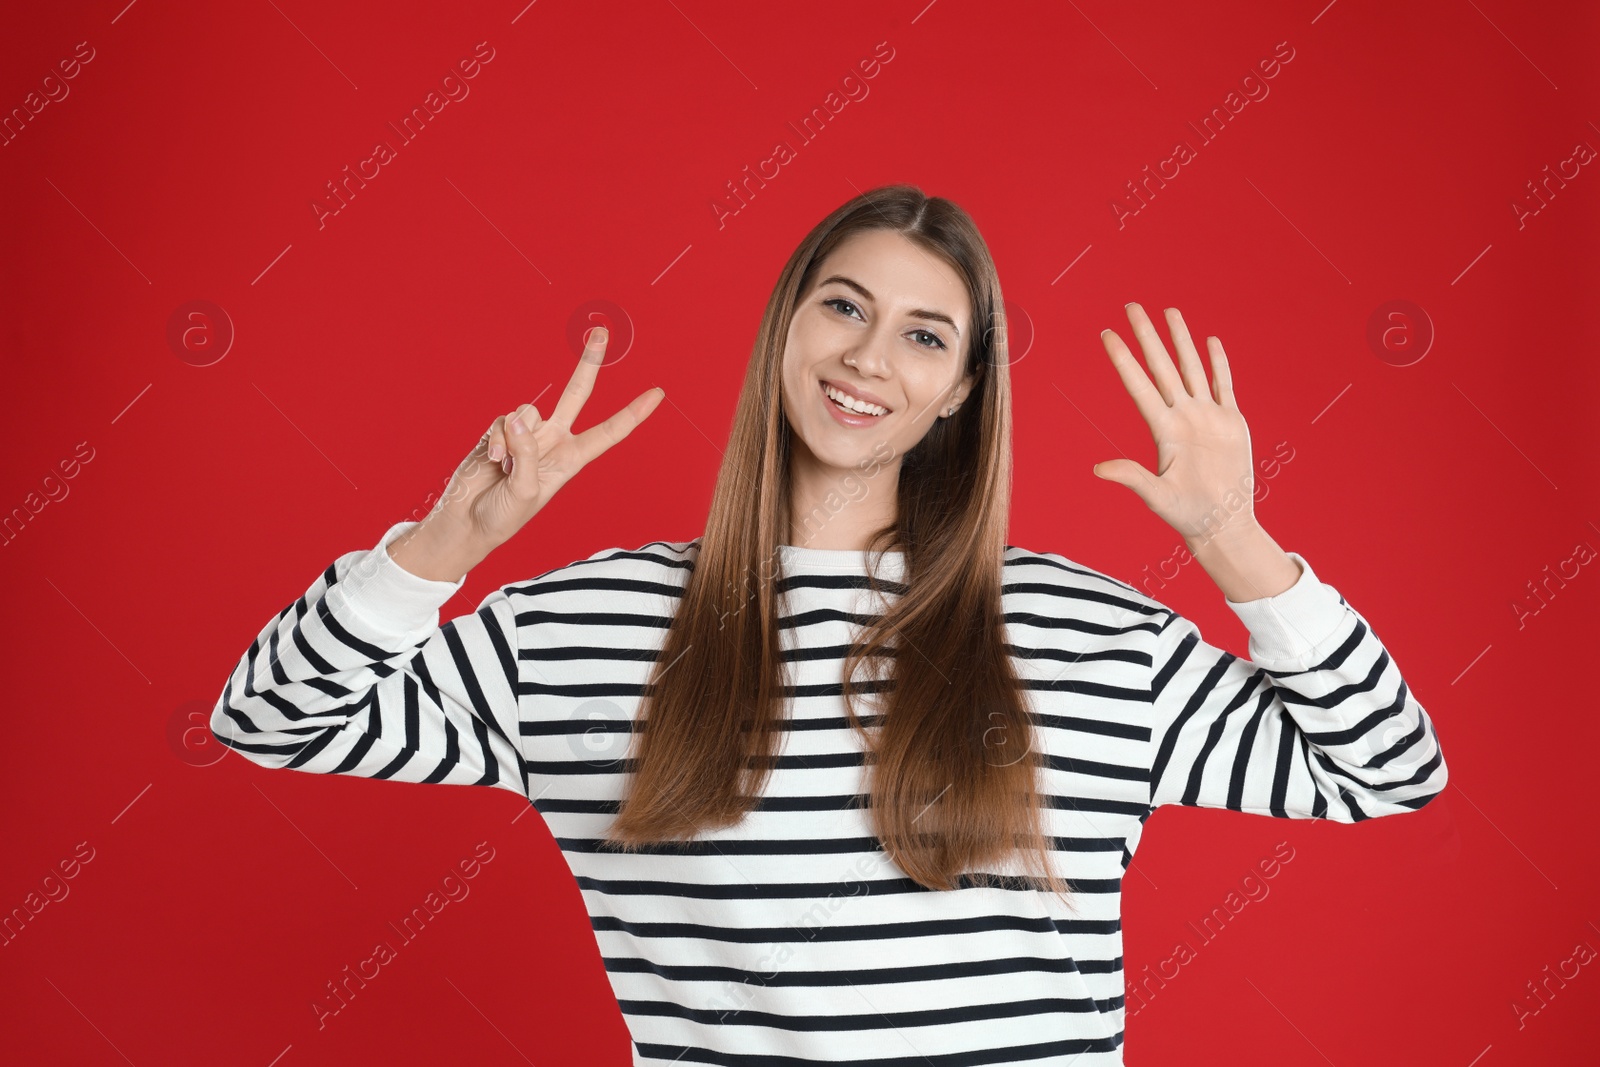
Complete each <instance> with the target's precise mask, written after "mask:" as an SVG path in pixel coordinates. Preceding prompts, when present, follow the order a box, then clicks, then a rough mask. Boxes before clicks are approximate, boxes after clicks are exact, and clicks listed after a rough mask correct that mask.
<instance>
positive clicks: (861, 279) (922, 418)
mask: <svg viewBox="0 0 1600 1067" xmlns="http://www.w3.org/2000/svg"><path fill="white" fill-rule="evenodd" d="M816 279H817V283H816V284H814V285H813V286H812V288H811V289H810V290H809V291H807V292H805V293H802V294H801V296H800V299H799V302H798V303H797V304H796V306H795V311H794V318H793V319H792V320H791V321H790V323H789V334H788V340H787V343H786V345H785V348H784V353H783V409H784V414H785V416H786V417H787V418H788V420H789V427H790V429H791V430H793V431H794V434H793V436H794V461H795V463H796V465H797V468H798V469H797V470H796V471H795V473H796V475H797V476H800V477H802V478H806V476H815V475H818V474H823V475H829V474H837V475H843V474H845V473H846V472H847V469H849V468H854V467H856V466H857V465H858V464H860V463H862V462H863V461H874V460H877V461H881V460H882V459H883V455H884V452H883V449H882V444H884V443H886V444H887V445H888V446H889V448H890V449H892V450H893V451H892V453H891V454H892V456H893V459H892V460H891V461H890V463H892V465H893V467H894V468H895V469H898V466H899V460H900V457H902V456H903V455H905V453H906V452H907V451H909V450H910V449H911V448H913V447H914V446H915V445H916V444H917V442H919V441H921V440H922V438H923V435H924V434H926V433H927V432H928V430H929V429H931V428H932V427H933V424H934V422H935V421H936V420H937V419H939V418H940V417H941V416H942V414H943V412H944V410H945V409H946V408H947V407H950V406H952V405H958V404H959V403H961V402H963V401H965V400H966V399H967V397H968V396H969V395H970V393H971V390H972V385H973V381H974V376H973V375H963V373H962V369H963V365H964V364H965V362H966V360H965V357H964V353H965V351H966V348H967V345H968V344H969V342H970V337H971V330H972V302H971V300H970V298H969V297H968V296H967V287H966V286H965V284H963V283H962V281H961V276H960V275H959V274H957V273H956V271H955V269H954V268H953V267H951V266H950V265H949V264H948V263H946V262H945V261H944V260H943V259H941V258H940V257H939V256H937V255H935V254H933V253H932V252H930V251H928V250H927V249H925V248H923V247H922V246H921V245H918V244H915V243H913V242H912V241H911V240H909V239H908V238H905V237H902V236H901V235H900V234H898V233H895V232H894V231H892V230H881V229H876V230H866V231H863V232H860V233H857V234H854V235H853V236H851V237H849V238H847V239H846V240H845V241H844V242H843V243H841V244H840V245H839V247H838V248H836V249H834V250H833V252H832V254H830V255H829V256H828V258H827V259H826V260H824V261H823V263H822V264H821V265H820V266H819V268H818V269H817V271H816ZM835 391H836V392H837V394H845V395H848V396H852V397H855V398H857V400H858V401H860V403H857V404H856V405H855V406H856V407H857V408H860V409H862V410H859V411H852V410H846V409H845V408H842V407H841V406H840V405H839V404H837V403H836V402H835V401H834V400H832V399H830V398H829V396H828V393H829V392H835ZM885 408H887V409H888V410H887V412H884V410H883V409H885ZM889 484H891V485H892V484H894V483H893V481H892V480H891V481H890V483H889Z"/></svg>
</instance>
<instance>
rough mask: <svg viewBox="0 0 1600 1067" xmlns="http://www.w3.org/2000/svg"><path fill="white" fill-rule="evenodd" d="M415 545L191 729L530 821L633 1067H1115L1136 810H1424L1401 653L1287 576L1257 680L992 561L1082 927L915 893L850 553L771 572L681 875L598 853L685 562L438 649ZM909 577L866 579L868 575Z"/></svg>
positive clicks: (858, 561)
mask: <svg viewBox="0 0 1600 1067" xmlns="http://www.w3.org/2000/svg"><path fill="white" fill-rule="evenodd" d="M411 525H412V524H411V523H409V522H403V523H399V524H396V525H395V526H393V527H391V528H390V529H389V530H388V532H386V533H385V534H384V536H383V538H382V540H380V542H379V543H378V545H377V546H376V547H375V548H372V549H370V550H364V551H356V552H350V553H347V554H345V555H342V556H340V557H339V558H338V559H336V560H335V561H334V562H333V563H332V565H330V566H329V567H328V568H327V570H325V571H324V572H323V573H322V574H321V575H319V576H318V577H317V579H316V581H315V582H313V583H312V584H311V586H310V588H308V589H307V590H306V592H305V594H304V595H303V596H301V597H300V598H298V599H297V600H295V601H294V603H292V604H290V605H289V606H288V607H286V608H284V609H283V611H282V612H280V613H279V614H278V615H277V617H276V618H274V619H273V620H271V621H270V622H269V623H268V624H267V625H266V627H265V628H264V629H263V630H262V631H261V633H260V635H259V636H258V637H257V638H256V640H255V641H254V643H253V644H252V645H251V646H250V649H249V651H248V652H247V653H246V654H245V655H244V657H243V658H242V659H241V660H240V662H239V663H238V665H237V666H236V668H235V670H234V672H233V675H232V677H231V678H230V679H229V681H228V683H227V686H226V688H225V689H224V691H223V693H222V695H221V697H220V698H219V700H218V702H217V704H216V707H215V709H214V711H213V714H212V719H211V727H212V730H213V731H214V733H215V734H216V735H217V737H218V739H219V740H220V741H222V742H223V743H224V744H226V745H228V746H229V747H231V748H233V749H235V750H236V751H238V752H240V753H241V754H243V755H244V756H245V757H246V758H248V759H250V760H252V761H253V762H255V763H258V764H260V765H262V766H265V767H290V768H293V769H296V770H302V771H312V772H318V773H325V774H351V775H360V776H365V777H370V778H390V779H397V780H400V781H407V782H442V783H446V784H456V785H487V786H495V787H499V788H502V789H507V790H511V791H512V792H515V793H517V794H518V795H520V796H524V797H526V798H528V799H529V800H530V801H531V802H532V804H533V805H534V807H535V808H536V809H537V811H538V813H539V814H540V816H541V817H543V819H544V820H545V823H546V825H547V826H548V827H549V828H550V831H551V832H552V834H553V835H554V837H555V839H556V841H557V843H558V844H559V845H560V847H561V850H562V853H563V855H564V856H565V857H566V860H567V863H568V865H569V867H570V868H571V870H572V873H573V875H574V876H575V877H576V878H577V881H578V885H579V887H580V889H581V891H582V894H583V898H584V901H585V903H586V907H587V910H588V912H589V916H590V921H591V924H592V926H593V929H594V935H595V939H596V941H597V943H598V945H599V949H600V954H601V957H602V959H603V960H604V964H605V967H606V970H607V972H608V974H609V977H610V980H611V984H612V988H613V990H614V992H615V994H616V997H617V1000H618V1003H619V1004H620V1006H621V1009H622V1013H623V1015H624V1017H625V1019H626V1022H627V1025H628V1028H629V1031H630V1033H631V1035H632V1038H633V1044H634V1056H635V1063H636V1064H641V1065H653V1067H659V1065H665V1064H669V1063H675V1064H679V1065H688V1064H723V1065H739V1067H757V1065H760V1067H779V1065H784V1067H788V1065H798V1064H813V1063H829V1064H840V1063H847V1064H863V1065H864V1064H869V1063H870V1064H873V1065H877V1067H898V1065H905V1067H911V1065H917V1067H928V1065H930V1064H931V1065H935V1067H957V1065H969V1064H992V1063H1008V1064H1011V1063H1027V1064H1030V1065H1035V1067H1066V1065H1067V1064H1069V1063H1070V1064H1071V1065H1072V1067H1111V1065H1113V1064H1121V1063H1122V1040H1123V1022H1124V1016H1125V1012H1124V1005H1123V993H1124V986H1123V971H1122V921H1121V914H1122V912H1121V889H1122V878H1123V875H1124V873H1125V872H1126V870H1127V867H1128V864H1129V862H1130V861H1131V860H1132V857H1133V852H1134V849H1135V848H1137V847H1138V844H1139V838H1140V834H1141V832H1142V831H1143V829H1144V823H1145V820H1146V819H1147V818H1148V817H1149V816H1150V814H1151V813H1152V811H1153V810H1154V809H1155V808H1156V807H1157V806H1159V805H1162V804H1187V805H1198V806H1205V807H1218V808H1231V809H1233V810H1235V811H1247V812H1255V813H1258V814H1262V815H1272V816H1278V817H1280V818H1323V819H1333V820H1337V821H1340V822H1355V821H1358V820H1361V819H1366V818H1370V817H1373V816H1379V815H1390V814H1398V813H1402V812H1407V811H1412V810H1414V809H1416V808H1420V807H1421V806H1422V805H1423V804H1425V803H1427V802H1428V800H1429V799H1431V798H1432V797H1434V796H1435V795H1437V794H1438V793H1439V792H1440V791H1441V790H1442V789H1443V788H1444V785H1445V780H1446V769H1445V764H1444V760H1443V757H1442V754H1441V751H1440V747H1439V740H1438V737H1437V736H1436V734H1435V733H1434V729H1433V725H1432V723H1431V721H1430V720H1429V718H1428V716H1427V714H1426V713H1425V712H1424V711H1423V709H1422V707H1421V706H1420V705H1419V704H1418V703H1417V701H1416V699H1415V698H1414V696H1413V695H1412V693H1411V691H1410V689H1409V687H1408V686H1407V685H1406V683H1405V681H1404V680H1403V679H1402V678H1401V676H1400V672H1399V670H1398V668H1397V667H1396V666H1395V663H1394V661H1393V660H1392V659H1391V658H1390V656H1389V653H1388V652H1387V651H1386V650H1385V648H1384V647H1383V645H1382V644H1381V643H1380V642H1379V640H1378V637H1377V636H1376V635H1375V634H1374V633H1373V632H1372V630H1371V628H1370V627H1369V626H1368V625H1367V622H1366V620H1365V619H1363V618H1362V617H1361V616H1360V615H1359V614H1357V612H1356V611H1355V609H1353V608H1351V607H1350V606H1349V605H1348V604H1346V603H1345V601H1344V598H1343V597H1341V596H1340V595H1339V594H1338V592H1337V591H1336V590H1335V589H1334V588H1333V587H1332V586H1329V585H1326V584H1324V583H1322V582H1321V581H1320V580H1319V579H1318V578H1317V577H1316V575H1315V574H1314V573H1313V572H1312V570H1311V568H1310V566H1309V565H1308V564H1307V563H1306V561H1305V560H1304V559H1303V558H1302V557H1301V556H1300V555H1299V554H1298V553H1290V555H1291V557H1292V558H1293V559H1294V560H1295V561H1296V562H1297V563H1298V564H1299V565H1300V567H1301V569H1302V574H1301V576H1300V578H1299V580H1298V581H1297V582H1296V583H1295V584H1294V586H1293V587H1291V588H1290V589H1288V590H1286V591H1285V592H1283V593H1281V594H1279V595H1277V596H1273V597H1267V598H1263V599H1259V600H1254V601H1250V602H1248V603H1243V604H1235V603H1233V602H1232V601H1227V603H1228V604H1229V606H1230V607H1231V608H1232V609H1233V610H1234V611H1235V612H1236V613H1237V614H1238V616H1239V617H1240V619H1241V620H1242V621H1243V622H1244V624H1245V625H1246V626H1247V627H1248V629H1249V631H1250V640H1249V654H1250V659H1249V660H1245V659H1241V658H1239V657H1237V656H1234V655H1232V654H1230V653H1228V652H1225V651H1223V650H1221V649H1218V648H1215V647H1213V646H1211V645H1209V644H1206V643H1205V642H1204V641H1202V640H1201V637H1200V634H1199V631H1198V630H1197V629H1196V627H1195V626H1194V624H1193V623H1192V622H1190V621H1189V620H1188V619H1186V618H1184V617H1182V616H1180V615H1178V614H1175V613H1174V612H1173V611H1171V610H1170V609H1168V608H1166V607H1164V606H1163V605H1161V604H1160V603H1159V602H1157V601H1155V600H1153V599H1152V598H1150V597H1149V596H1147V595H1145V594H1143V593H1141V592H1139V591H1138V590H1136V589H1135V588H1133V587H1132V586H1129V585H1127V584H1124V583H1123V582H1120V581H1117V580H1116V579H1114V578H1110V577H1108V576H1106V575H1104V574H1102V573H1100V572H1098V571H1095V570H1093V569H1091V568H1089V567H1085V566H1083V565H1081V564H1079V563H1075V562H1073V561H1072V560H1070V559H1067V558H1064V557H1062V556H1060V555H1057V554H1054V553H1039V552H1032V551H1029V550H1027V549H1022V548H1017V547H1014V546H1010V547H1007V548H1006V550H1005V569H1004V577H1005V582H1004V607H1005V619H1006V627H1007V633H1008V640H1009V642H1010V644H1011V646H1012V653H1013V656H1014V658H1015V662H1016V666H1017V670H1018V672H1019V675H1020V677H1021V678H1022V679H1023V685H1024V688H1025V689H1026V691H1027V692H1026V695H1027V697H1028V699H1029V700H1030V701H1031V702H1032V707H1033V713H1034V714H1033V718H1034V722H1035V724H1036V727H1035V729H1036V740H1035V745H1036V750H1038V751H1040V752H1041V756H1040V759H1041V762H1042V764H1043V766H1042V769H1041V771H1040V773H1041V775H1042V778H1041V782H1042V793H1043V794H1044V796H1045V799H1046V803H1047V804H1048V805H1049V811H1048V813H1047V826H1048V832H1049V833H1050V834H1051V835H1052V837H1053V843H1054V851H1053V852H1052V854H1051V856H1052V860H1053V861H1054V862H1055V863H1056V864H1057V866H1058V869H1059V870H1060V872H1061V873H1062V874H1064V875H1065V876H1067V877H1068V878H1069V880H1070V885H1071V887H1072V889H1073V891H1074V895H1075V899H1076V901H1077V905H1078V911H1077V913H1075V914H1074V913H1072V912H1070V911H1068V910H1066V909H1065V908H1064V907H1063V906H1062V905H1061V904H1060V903H1059V902H1058V901H1057V900H1056V899H1055V898H1053V897H1051V896H1048V895H1047V894H1045V893H1043V892H1040V891H1037V890H1034V889H1032V888H1029V887H1028V885H1027V882H1026V881H1025V880H1023V881H1015V880H1014V881H1011V882H1009V883H1008V884H1009V885H1011V886H1012V887H1011V888H1002V887H1000V886H994V885H991V886H981V885H966V884H964V887H963V888H961V889H958V890H955V891H949V892H936V891H930V890H927V889H924V888H923V887H922V886H920V885H918V884H917V883H915V882H913V881H911V880H910V879H909V878H907V877H906V876H905V874H904V872H903V871H901V870H900V869H899V868H898V867H897V866H895V865H894V864H893V863H892V861H890V860H889V859H888V857H887V856H886V855H885V853H883V852H882V851H881V849H880V848H879V846H878V842H877V840H876V838H875V837H874V836H873V835H872V833H871V831H870V829H869V827H868V824H867V822H866V821H865V818H864V816H865V812H864V811H863V810H862V808H861V806H860V805H861V800H862V799H863V798H862V794H863V792H864V791H865V790H864V779H863V773H864V770H865V768H864V765H863V758H862V751H861V747H860V740H859V737H858V734H857V733H856V731H854V730H852V729H851V728H850V726H849V723H848V721H847V719H846V715H845V710H844V704H843V698H842V696H841V693H840V689H841V680H842V674H843V658H844V655H845V652H846V650H847V646H848V644H849V641H850V638H851V635H852V633H853V632H856V631H857V629H858V626H859V624H860V623H861V622H863V621H865V620H866V619H868V618H869V617H870V616H871V615H873V614H875V613H876V612H877V611H879V610H881V607H882V605H881V604H879V605H876V606H874V602H873V601H872V600H871V597H872V596H873V594H872V593H871V591H870V590H869V589H868V588H867V587H866V580H865V577H864V576H865V573H866V571H865V566H866V556H865V553H862V552H851V551H835V550H821V549H802V548H796V547H794V546H784V547H783V548H782V549H780V551H781V553H782V554H783V567H784V574H785V575H786V578H785V585H784V588H785V589H786V590H787V592H786V594H785V596H786V602H785V605H784V612H783V615H784V621H783V626H784V633H785V648H786V653H785V657H786V659H789V660H791V664H790V669H791V670H792V671H793V672H794V673H793V675H792V679H793V681H794V683H795V684H794V685H793V687H792V688H791V689H789V690H788V692H789V693H790V694H791V695H792V698H793V699H792V704H791V705H790V710H789V718H788V723H787V727H786V730H785V734H784V739H783V747H782V748H781V749H780V757H781V758H780V761H779V762H778V764H777V766H776V769H775V770H774V771H773V774H772V777H771V779H770V780H769V782H768V785H767V789H766V791H765V794H764V795H763V797H762V798H761V800H760V804H759V808H758V809H757V810H755V811H753V812H751V813H750V814H749V815H748V816H747V817H746V819H745V820H744V821H743V822H742V823H740V824H739V825H738V826H735V827H732V828H729V829H725V830H721V831H715V832H708V833H705V834H702V835H701V836H700V837H699V838H697V839H696V840H695V841H694V842H691V843H689V844H687V845H674V846H671V847H664V848H661V849H660V850H646V851H644V852H640V853H634V854H625V853H616V852H603V851H599V850H598V849H597V845H598V843H599V842H600V840H601V838H602V831H603V830H604V829H605V827H606V826H607V825H608V824H609V822H610V821H611V819H612V818H613V817H614V815H615V814H616V811H617V805H618V802H619V800H620V798H621V797H622V795H623V792H624V789H623V787H624V784H625V774H626V771H627V767H626V765H625V764H623V763H622V762H620V757H621V756H622V755H623V753H624V752H625V750H626V748H627V740H628V731H629V729H630V725H631V722H632V719H633V717H634V714H635V711H636V710H637V708H638V705H639V702H640V697H641V694H642V687H643V685H644V683H645V682H646V679H647V675H648V672H649V670H650V668H651V666H652V665H653V663H654V661H655V659H656V656H657V654H658V653H659V651H660V648H661V642H662V637H663V635H664V633H665V631H666V627H667V625H668V623H669V621H670V619H671V617H672V614H673V612H674V610H675V608H676V604H677V601H678V599H679V597H680V595H681V592H682V589H683V586H684V583H685V581H686V579H687V576H688V574H689V571H690V568H691V565H692V563H693V561H694V559H695V554H696V553H697V552H698V542H695V541H690V542H663V541H657V542H652V543H650V544H646V545H643V546H641V547H640V548H638V549H635V550H633V551H627V550H623V549H608V550H606V551H602V552H598V553H596V554H595V555H593V556H591V557H589V558H588V559H586V560H580V561H577V562H574V563H572V564H569V565H567V566H565V567H560V568H557V569H554V570H551V571H549V572H547V573H545V574H542V575H540V576H539V577H537V578H534V579H532V580H530V581H525V582H518V583H515V584H512V585H507V586H503V587H501V588H500V589H498V590H496V591H495V592H493V593H491V594H490V595H489V596H488V597H486V598H485V599H484V601H483V602H482V604H481V605H480V606H479V608H478V610H477V611H476V612H475V613H473V614H468V615H462V616H460V617H459V618H456V619H453V620H450V621H448V622H447V623H445V624H444V625H443V626H440V625H439V621H438V620H439V615H438V613H439V609H440V607H441V606H442V605H443V604H444V603H445V602H446V601H447V600H448V599H449V598H450V597H451V595H453V594H454V593H455V591H456V590H457V589H458V588H460V586H461V584H462V582H464V581H465V579H463V580H462V582H457V583H450V582H435V581H428V580H426V579H423V578H420V577H418V576H416V575H413V574H410V573H409V572H407V571H405V570H404V569H402V568H401V567H400V566H399V565H397V564H396V563H394V561H393V560H392V559H391V558H390V556H389V554H388V552H387V551H386V547H385V546H386V545H387V544H388V543H389V542H390V541H391V540H393V539H394V538H395V537H396V536H398V535H399V534H400V533H402V532H403V531H404V530H406V529H407V528H409V527H410V526H411ZM902 567H903V557H902V556H901V555H899V554H898V553H889V554H886V555H885V556H884V557H883V569H882V570H881V571H880V575H881V576H883V577H885V578H889V579H891V580H892V579H895V578H899V577H903V575H904V572H903V570H902ZM903 588H904V587H903V586H901V587H899V589H901V590H903ZM887 595H889V596H896V595H898V592H897V591H896V590H895V589H894V587H891V588H890V590H889V591H888V594H887ZM864 710H871V709H870V708H864ZM867 721H868V722H869V723H870V722H871V721H872V719H871V718H870V717H868V718H867ZM1022 869H1023V868H1020V867H1018V868H1016V870H1017V871H1020V870H1022ZM995 873H1011V872H1010V871H1009V870H1006V871H997V872H995Z"/></svg>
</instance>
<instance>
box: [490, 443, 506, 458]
mask: <svg viewBox="0 0 1600 1067" xmlns="http://www.w3.org/2000/svg"><path fill="white" fill-rule="evenodd" d="M505 456H506V450H505V448H504V447H503V446H502V445H501V444H500V442H499V441H496V442H495V443H494V444H492V445H490V446H489V458H490V459H492V460H494V461H495V462H496V463H499V462H500V461H501V460H502V459H504V458H505Z"/></svg>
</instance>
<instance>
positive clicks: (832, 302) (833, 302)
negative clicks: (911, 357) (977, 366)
mask: <svg viewBox="0 0 1600 1067" xmlns="http://www.w3.org/2000/svg"><path fill="white" fill-rule="evenodd" d="M822 305H823V307H831V308H833V309H834V310H835V311H838V312H839V314H841V315H848V314H849V312H850V311H859V310H860V309H859V308H857V307H856V306H855V305H854V304H852V303H851V302H850V301H848V300H846V299H845V298H844V297H842V296H834V297H829V298H828V299H827V300H824V301H823V302H822ZM841 305H842V306H843V307H844V308H848V309H849V311H844V310H841ZM912 336H913V337H926V338H928V339H929V340H930V341H932V342H933V343H932V344H929V343H927V342H925V341H921V340H919V341H917V344H919V345H921V346H922V347H923V348H944V347H945V343H944V342H943V341H941V340H940V339H939V335H938V334H936V333H933V332H931V331H929V330H917V331H915V332H914V333H913V334H912Z"/></svg>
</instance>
